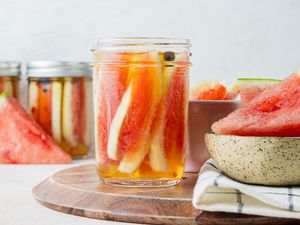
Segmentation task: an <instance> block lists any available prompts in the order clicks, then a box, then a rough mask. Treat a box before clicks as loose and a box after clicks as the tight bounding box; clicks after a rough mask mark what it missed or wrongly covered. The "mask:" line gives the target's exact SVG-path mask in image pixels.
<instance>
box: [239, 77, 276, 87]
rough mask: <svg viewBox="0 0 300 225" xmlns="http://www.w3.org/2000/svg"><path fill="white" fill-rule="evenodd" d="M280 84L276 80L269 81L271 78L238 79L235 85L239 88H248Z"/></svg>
mask: <svg viewBox="0 0 300 225" xmlns="http://www.w3.org/2000/svg"><path fill="white" fill-rule="evenodd" d="M278 82H281V80H278V79H271V78H238V79H237V85H238V86H239V87H241V86H248V87H253V86H255V87H259V86H265V85H271V84H276V83H278Z"/></svg>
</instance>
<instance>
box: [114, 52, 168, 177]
mask: <svg viewBox="0 0 300 225" xmlns="http://www.w3.org/2000/svg"><path fill="white" fill-rule="evenodd" d="M132 59H133V61H131V62H132V63H133V64H132V65H131V66H130V71H129V76H130V78H131V79H130V80H131V81H130V83H131V85H132V90H131V102H130V105H129V108H128V111H127V114H126V116H125V118H124V120H123V123H122V127H121V130H120V132H119V138H118V140H119V143H118V150H119V155H120V156H121V157H120V158H121V161H120V164H119V167H118V170H119V171H120V172H123V173H133V172H135V170H136V169H137V168H138V167H139V166H140V164H141V162H142V161H143V159H144V158H145V156H146V154H147V153H148V151H149V148H150V141H151V132H150V131H151V125H152V121H153V117H154V114H155V110H156V108H157V106H158V104H159V101H160V96H159V94H158V93H159V92H160V91H161V85H162V77H161V66H159V65H160V64H159V63H160V57H159V53H158V52H157V51H151V52H148V53H139V54H136V55H135V56H133V58H132ZM136 62H148V63H149V66H145V67H140V66H136V65H135V63H136ZM157 63H158V66H153V65H157Z"/></svg>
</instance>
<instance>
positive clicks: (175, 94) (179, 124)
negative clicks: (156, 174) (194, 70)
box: [164, 67, 188, 166]
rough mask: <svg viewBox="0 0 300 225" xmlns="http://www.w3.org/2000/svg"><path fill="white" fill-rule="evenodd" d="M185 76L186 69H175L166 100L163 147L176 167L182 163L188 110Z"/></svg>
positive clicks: (186, 74) (186, 80)
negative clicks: (175, 163)
mask: <svg viewBox="0 0 300 225" xmlns="http://www.w3.org/2000/svg"><path fill="white" fill-rule="evenodd" d="M186 76H188V73H187V68H186V67H178V68H176V73H175V74H174V75H173V76H172V79H171V80H170V84H169V87H168V94H167V100H166V118H165V120H166V122H165V123H166V124H165V130H164V139H165V141H164V147H165V150H166V156H167V158H168V159H170V160H171V161H175V162H177V165H183V163H184V162H183V160H184V157H183V154H184V152H183V151H184V149H185V139H186V138H185V137H186V121H187V119H186V118H187V109H188V105H187V104H188V100H187V99H188V83H187V82H188V79H186ZM174 166H176V165H174Z"/></svg>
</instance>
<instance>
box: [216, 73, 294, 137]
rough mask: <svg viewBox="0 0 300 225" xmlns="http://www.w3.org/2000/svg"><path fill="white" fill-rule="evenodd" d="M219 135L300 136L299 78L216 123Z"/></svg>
mask: <svg viewBox="0 0 300 225" xmlns="http://www.w3.org/2000/svg"><path fill="white" fill-rule="evenodd" d="M212 130H213V132H214V133H216V134H222V135H239V136H276V137H299V136H300V75H298V74H293V75H290V76H289V77H287V78H286V79H284V80H283V81H282V82H279V83H277V84H274V85H273V86H271V87H269V88H266V90H264V91H263V92H261V93H260V94H259V95H258V96H257V97H255V98H254V99H252V100H251V101H250V102H249V103H248V104H246V105H244V106H243V107H242V108H240V109H238V110H236V111H234V112H233V113H231V114H229V115H228V116H227V117H225V118H223V119H221V120H219V121H218V122H215V123H214V124H213V126H212Z"/></svg>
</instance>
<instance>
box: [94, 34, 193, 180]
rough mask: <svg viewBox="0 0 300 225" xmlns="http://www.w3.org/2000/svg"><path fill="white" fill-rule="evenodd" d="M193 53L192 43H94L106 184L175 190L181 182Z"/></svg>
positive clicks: (100, 163)
mask: <svg viewBox="0 0 300 225" xmlns="http://www.w3.org/2000/svg"><path fill="white" fill-rule="evenodd" d="M189 49H190V42H189V40H187V39H167V38H112V39H97V40H96V41H95V43H94V47H93V49H92V51H93V54H94V63H93V87H94V115H95V147H96V149H95V150H96V153H95V154H96V163H97V172H98V174H99V177H100V179H101V180H102V181H103V182H104V183H108V184H116V185H127V186H170V185H174V184H177V183H178V182H179V181H180V179H181V178H182V176H183V172H184V159H185V147H186V131H187V110H188V93H189V92H188V89H189V88H188V87H189V66H190V63H189V57H190V52H189V51H190V50H189Z"/></svg>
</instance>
